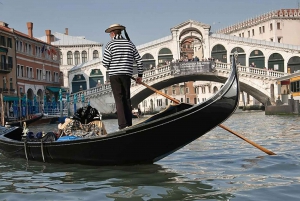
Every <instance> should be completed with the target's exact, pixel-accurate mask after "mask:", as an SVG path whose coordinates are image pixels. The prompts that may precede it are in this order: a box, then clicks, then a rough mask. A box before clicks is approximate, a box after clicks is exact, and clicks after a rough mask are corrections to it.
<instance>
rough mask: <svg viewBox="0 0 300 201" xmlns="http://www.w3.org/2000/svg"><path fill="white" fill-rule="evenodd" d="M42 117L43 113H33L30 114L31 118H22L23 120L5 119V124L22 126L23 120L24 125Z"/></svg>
mask: <svg viewBox="0 0 300 201" xmlns="http://www.w3.org/2000/svg"><path fill="white" fill-rule="evenodd" d="M42 117H43V114H42V113H40V114H35V115H32V116H31V118H28V119H23V120H15V121H6V123H5V125H9V126H23V124H24V122H26V125H29V124H31V123H33V122H36V121H38V120H40V119H41V118H42Z"/></svg>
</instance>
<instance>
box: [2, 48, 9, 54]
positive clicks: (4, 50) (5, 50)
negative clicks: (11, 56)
mask: <svg viewBox="0 0 300 201" xmlns="http://www.w3.org/2000/svg"><path fill="white" fill-rule="evenodd" d="M0 52H5V53H7V52H8V48H5V47H0Z"/></svg>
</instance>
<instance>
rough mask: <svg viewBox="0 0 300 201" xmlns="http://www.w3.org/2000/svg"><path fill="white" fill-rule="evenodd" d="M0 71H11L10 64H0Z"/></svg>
mask: <svg viewBox="0 0 300 201" xmlns="http://www.w3.org/2000/svg"><path fill="white" fill-rule="evenodd" d="M0 70H4V71H11V70H12V64H7V63H4V62H0Z"/></svg>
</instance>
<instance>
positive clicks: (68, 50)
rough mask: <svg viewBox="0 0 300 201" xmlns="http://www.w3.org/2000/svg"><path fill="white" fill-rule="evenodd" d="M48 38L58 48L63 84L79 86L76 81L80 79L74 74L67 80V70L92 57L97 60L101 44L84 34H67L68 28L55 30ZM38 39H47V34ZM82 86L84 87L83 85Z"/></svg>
mask: <svg viewBox="0 0 300 201" xmlns="http://www.w3.org/2000/svg"><path fill="white" fill-rule="evenodd" d="M50 38H51V44H52V45H54V46H56V47H58V48H59V49H60V51H59V57H60V71H61V77H62V78H63V86H64V87H67V88H72V86H71V85H69V84H70V83H71V84H72V83H74V85H75V86H74V87H73V88H77V87H79V86H80V84H77V83H78V82H81V81H82V80H80V79H79V80H77V77H76V76H75V78H74V77H73V78H74V80H73V78H72V80H69V71H70V70H71V69H72V68H73V67H74V66H78V65H80V64H83V63H86V62H89V61H91V60H94V59H96V60H97V59H100V58H102V47H103V44H101V43H98V42H95V41H91V40H87V39H85V37H84V36H71V35H69V29H68V28H66V29H65V33H58V32H55V33H53V34H51V37H50ZM40 39H41V40H43V41H47V36H43V37H40ZM101 73H102V72H101ZM102 75H103V73H102ZM100 82H101V83H104V79H100ZM77 85H78V86H77ZM81 85H82V84H81ZM91 86H92V85H91ZM83 88H85V87H84V86H83ZM85 89H86V88H85ZM70 91H72V90H70Z"/></svg>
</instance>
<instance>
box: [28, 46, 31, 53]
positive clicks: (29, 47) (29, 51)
mask: <svg viewBox="0 0 300 201" xmlns="http://www.w3.org/2000/svg"><path fill="white" fill-rule="evenodd" d="M28 53H29V54H32V49H31V45H30V44H29V45H28Z"/></svg>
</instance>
